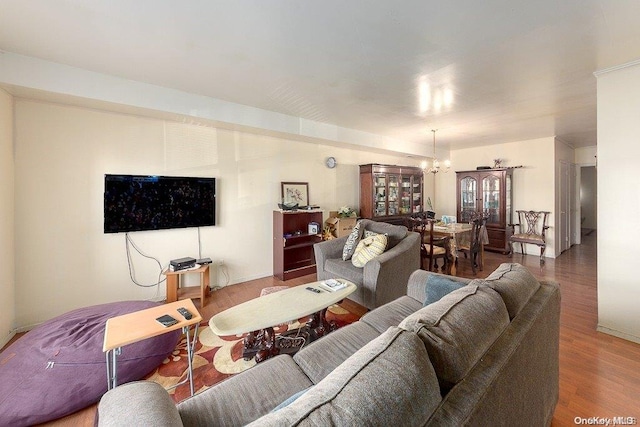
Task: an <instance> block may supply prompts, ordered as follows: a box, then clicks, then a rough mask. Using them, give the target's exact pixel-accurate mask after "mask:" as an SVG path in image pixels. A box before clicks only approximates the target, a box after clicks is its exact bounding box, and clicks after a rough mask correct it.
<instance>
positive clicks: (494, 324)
mask: <svg viewBox="0 0 640 427" xmlns="http://www.w3.org/2000/svg"><path fill="white" fill-rule="evenodd" d="M508 324H509V313H508V312H507V309H506V307H505V305H504V302H503V301H502V298H500V295H499V294H498V293H497V292H495V291H494V290H493V289H490V288H489V287H486V286H478V285H477V284H474V281H472V282H471V283H470V284H469V285H467V286H465V287H463V288H460V289H458V290H456V291H453V292H451V293H450V294H448V295H445V296H444V297H443V298H442V299H441V300H440V301H437V302H434V303H433V304H431V305H428V306H426V307H424V308H422V309H420V310H418V311H417V312H415V313H414V314H412V315H411V316H409V317H407V318H406V319H405V320H403V321H402V323H400V327H401V328H403V329H406V330H408V331H414V332H416V333H417V334H418V335H419V336H420V338H421V339H422V340H423V341H424V344H425V346H426V348H427V353H429V358H430V359H431V363H432V364H433V367H434V368H435V371H436V374H437V375H438V380H439V382H440V387H441V388H442V391H443V394H444V393H446V392H447V391H448V390H449V389H450V388H451V387H453V386H454V385H455V384H456V383H457V382H458V381H460V380H461V379H462V378H464V376H465V375H466V374H467V373H468V372H469V371H470V370H471V368H472V367H473V366H474V365H475V364H476V363H477V361H478V360H479V359H480V358H481V357H482V355H483V354H484V353H485V352H486V351H487V349H488V348H489V347H490V346H491V344H492V343H493V342H494V341H495V339H496V338H497V337H498V336H499V335H500V334H501V333H502V331H503V330H504V329H505V328H506V327H507V325H508Z"/></svg>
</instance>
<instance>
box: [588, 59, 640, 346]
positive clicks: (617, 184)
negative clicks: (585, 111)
mask: <svg viewBox="0 0 640 427" xmlns="http://www.w3.org/2000/svg"><path fill="white" fill-rule="evenodd" d="M596 75H597V77H598V87H597V91H598V154H597V155H598V183H597V185H598V202H597V203H598V218H599V219H600V221H599V222H598V330H600V331H603V332H607V333H610V334H613V335H616V336H620V337H623V338H627V339H630V340H633V341H636V342H640V315H639V314H638V301H640V278H639V276H638V270H637V268H636V265H637V264H636V263H637V262H638V256H637V252H638V251H637V250H636V247H637V243H638V242H639V241H640V227H639V226H638V225H637V223H636V221H635V219H636V218H635V217H636V215H637V213H638V212H640V188H639V187H638V158H639V157H640V144H638V141H640V120H638V111H640V63H635V64H629V65H628V66H626V67H625V66H623V67H619V68H616V69H614V70H609V71H604V72H600V73H597V74H596ZM620 218H629V219H630V221H629V223H628V224H625V223H624V222H623V221H621V220H620Z"/></svg>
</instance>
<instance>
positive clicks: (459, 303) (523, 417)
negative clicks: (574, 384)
mask: <svg viewBox="0 0 640 427" xmlns="http://www.w3.org/2000/svg"><path fill="white" fill-rule="evenodd" d="M431 276H434V277H431ZM443 277H445V278H450V277H448V276H441V275H438V274H435V273H428V272H426V271H422V270H417V271H415V272H414V273H413V274H412V275H411V277H410V279H409V283H408V286H407V292H406V295H404V296H402V297H400V298H398V299H396V300H394V301H392V302H390V303H388V304H386V305H384V306H382V307H379V308H377V309H375V310H372V311H370V312H368V313H367V314H366V315H365V316H363V317H362V319H360V321H358V322H356V323H353V324H351V325H348V326H345V327H343V328H341V329H339V330H337V331H335V332H333V333H331V334H329V335H327V336H325V337H323V338H321V339H320V340H318V341H316V342H314V343H312V344H310V345H309V346H308V347H306V348H304V349H303V350H301V351H300V352H298V353H297V354H296V355H295V356H294V357H290V356H286V355H281V356H277V357H275V358H272V359H270V360H268V361H266V362H264V363H261V364H259V365H257V366H255V367H253V368H251V369H249V370H248V371H245V372H243V373H241V374H238V375H236V376H234V377H231V378H229V379H227V380H225V381H223V382H221V383H219V384H217V385H215V386H213V387H211V388H209V389H208V390H206V391H203V392H201V393H199V394H197V395H196V396H194V397H192V398H190V399H187V400H185V401H183V402H181V403H179V404H178V405H174V404H173V401H172V400H171V398H170V397H169V395H168V394H167V392H166V391H164V390H163V389H162V387H160V386H159V385H157V384H155V383H151V382H145V381H140V382H133V383H128V384H124V385H121V386H119V387H117V388H115V389H113V390H111V391H109V392H107V393H106V394H105V395H104V396H103V398H102V400H101V402H100V404H99V408H98V412H99V425H102V426H116V425H118V426H119V425H164V426H170V425H171V426H173V425H176V426H180V425H185V426H204V425H211V426H213V425H216V426H239V425H251V426H254V425H255V426H290V425H297V426H298V425H299V426H324V425H336V426H352V425H370V426H393V425H395V426H401V425H402V426H405V425H415V426H426V425H430V426H431V425H432V426H461V425H473V426H496V425H503V426H513V425H520V426H522V425H531V426H542V425H549V424H550V422H551V419H552V417H553V413H554V409H555V405H556V403H557V400H558V372H559V371H558V341H559V317H560V290H559V286H558V285H557V284H555V283H551V282H538V281H537V280H536V279H535V278H534V277H533V276H532V275H531V274H530V273H529V272H528V271H527V270H526V269H525V268H524V267H522V266H521V265H519V264H502V265H501V266H500V267H499V268H498V269H496V271H494V272H493V273H492V274H491V275H490V276H489V277H488V278H487V279H476V280H473V281H470V280H468V279H460V278H450V279H454V280H457V281H463V282H464V283H465V284H466V285H465V286H462V287H460V288H459V289H457V290H454V291H452V292H450V293H448V294H446V295H444V296H443V297H442V298H441V299H439V300H438V301H436V302H434V303H432V304H430V305H427V306H426V307H423V302H424V301H425V299H426V298H427V297H429V298H431V297H432V296H430V291H432V290H433V289H434V287H435V286H436V285H435V284H434V283H433V282H437V281H438V279H442V278H443ZM427 283H429V285H428V288H427ZM431 293H432V292H431ZM296 394H298V395H299V397H297V399H295V400H293V402H291V403H289V404H288V405H285V406H284V407H282V408H279V409H277V410H274V409H275V408H276V407H277V406H278V405H280V404H282V403H283V402H284V401H286V400H288V398H290V397H292V396H294V395H296ZM290 400H291V399H290Z"/></svg>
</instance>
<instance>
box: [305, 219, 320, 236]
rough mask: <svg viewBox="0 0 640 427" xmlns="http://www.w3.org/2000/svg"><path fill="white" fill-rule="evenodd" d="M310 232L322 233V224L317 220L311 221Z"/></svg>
mask: <svg viewBox="0 0 640 427" xmlns="http://www.w3.org/2000/svg"><path fill="white" fill-rule="evenodd" d="M308 232H309V234H319V233H320V224H318V223H317V222H310V223H309V227H308Z"/></svg>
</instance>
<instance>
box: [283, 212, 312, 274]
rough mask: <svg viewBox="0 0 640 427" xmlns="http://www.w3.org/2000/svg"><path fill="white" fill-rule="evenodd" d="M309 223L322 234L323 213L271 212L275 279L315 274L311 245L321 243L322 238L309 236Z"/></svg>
mask: <svg viewBox="0 0 640 427" xmlns="http://www.w3.org/2000/svg"><path fill="white" fill-rule="evenodd" d="M311 222H315V223H317V224H318V225H319V231H320V232H321V231H322V211H317V210H315V211H273V275H274V276H275V277H277V278H278V279H280V280H289V279H293V278H295V277H300V276H305V275H307V274H312V273H315V272H316V259H315V255H314V252H313V245H314V244H316V243H318V242H320V241H321V240H322V234H321V233H318V234H309V233H308V230H309V223H311ZM285 235H290V236H288V237H285Z"/></svg>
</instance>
